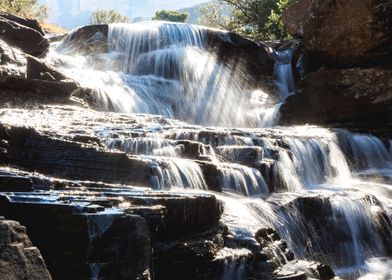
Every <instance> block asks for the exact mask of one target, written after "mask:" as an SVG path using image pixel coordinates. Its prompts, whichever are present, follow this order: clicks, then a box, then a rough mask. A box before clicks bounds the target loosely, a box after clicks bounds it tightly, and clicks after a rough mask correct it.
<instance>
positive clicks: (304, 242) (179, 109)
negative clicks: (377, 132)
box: [13, 22, 392, 279]
mask: <svg viewBox="0 0 392 280" xmlns="http://www.w3.org/2000/svg"><path fill="white" fill-rule="evenodd" d="M208 32H211V30H210V29H207V28H204V27H200V26H193V25H188V24H177V23H176V24H175V23H166V22H153V23H139V24H131V25H125V24H116V25H110V26H109V38H108V42H109V52H108V53H105V54H99V55H93V56H91V57H76V56H69V55H66V54H61V53H60V54H59V53H56V54H55V56H56V58H57V59H60V60H62V61H63V63H64V67H63V70H64V72H65V73H66V74H67V75H69V76H71V77H73V78H75V79H76V80H77V81H79V82H80V83H81V84H82V85H85V86H88V87H91V88H94V89H96V91H97V95H96V98H97V99H98V101H99V102H100V105H101V106H102V108H103V109H105V110H114V111H116V112H124V113H148V114H156V115H162V116H164V117H168V118H173V119H178V120H181V121H186V122H189V123H191V124H186V123H183V122H174V121H173V122H172V121H170V122H168V123H170V125H167V127H165V126H161V127H160V128H159V129H156V130H151V131H150V130H148V132H147V133H146V131H144V134H143V133H140V130H138V129H140V127H138V129H134V130H132V129H130V131H127V133H124V135H126V136H120V137H117V138H111V137H107V138H108V139H106V140H107V141H105V142H104V143H105V144H106V146H107V148H109V149H117V150H121V151H123V152H126V153H127V154H128V155H132V156H135V157H141V158H145V159H148V160H149V161H150V169H151V174H148V176H150V177H151V185H152V186H153V188H154V189H157V190H167V191H170V190H171V189H175V191H185V189H196V190H203V191H208V189H214V190H215V189H219V188H218V187H220V189H222V190H223V191H222V193H216V192H213V194H214V195H215V196H216V197H217V198H218V199H219V200H221V201H222V202H223V203H224V206H225V207H224V213H223V217H222V221H223V222H224V223H225V224H226V225H227V226H228V229H229V232H230V234H232V235H233V236H234V237H235V238H237V239H239V240H246V241H249V240H252V239H255V233H256V232H257V231H258V230H259V229H261V228H272V229H274V230H276V232H277V233H278V234H279V236H280V237H281V238H282V239H283V240H285V241H286V242H287V244H288V248H289V249H290V250H292V252H293V253H294V255H295V257H296V258H298V259H301V260H303V261H306V260H308V261H313V260H317V261H322V262H325V263H327V264H330V265H332V266H333V269H334V270H335V272H336V273H337V274H338V275H339V276H341V277H346V278H349V279H350V277H351V278H355V277H362V279H369V278H366V277H368V276H369V275H370V276H369V277H372V276H374V277H378V278H375V279H382V277H386V278H385V279H389V278H390V272H389V271H388V268H390V264H391V259H390V257H388V256H390V254H391V252H388V248H392V244H391V243H392V242H391V232H392V211H391V206H392V193H391V184H392V173H391V169H392V140H389V141H382V140H381V139H380V138H378V137H376V136H372V135H366V134H359V133H351V132H348V131H345V130H341V129H337V130H333V129H327V128H320V127H315V126H293V127H277V126H276V124H277V123H278V120H279V107H280V104H281V103H282V102H284V100H285V99H286V98H288V97H289V96H290V95H292V94H294V90H295V79H294V73H293V68H292V65H291V64H292V56H293V52H292V50H285V51H281V52H275V53H274V54H275V58H276V63H275V72H274V75H275V84H276V87H277V88H278V90H279V93H280V98H279V100H271V97H270V96H269V94H268V93H266V92H264V91H263V90H261V89H257V88H256V89H255V88H251V87H250V86H249V84H248V79H247V75H246V73H244V71H243V69H238V68H235V67H232V65H230V64H223V63H221V62H219V60H218V59H217V57H216V54H214V53H213V52H212V51H211V50H209V49H208V48H207V40H208ZM225 34H226V35H227V33H226V32H222V33H221V35H222V36H225ZM58 51H59V50H58ZM277 102H278V103H277ZM14 119H15V120H13V121H15V122H16V121H20V120H16V118H14ZM153 122H154V121H152V123H151V124H143V125H146V126H147V125H151V126H153V125H154V123H153ZM195 124H197V125H195ZM198 125H204V126H208V127H202V126H198ZM216 126H218V127H216ZM233 127H237V128H233ZM238 127H241V128H238ZM245 127H247V128H245ZM184 140H186V141H192V142H195V143H196V142H197V143H198V144H200V146H201V147H202V148H201V149H202V150H201V151H199V150H198V151H197V154H198V156H193V158H192V159H189V157H188V156H186V158H187V159H185V158H183V157H184V156H183V151H182V150H181V147H179V145H177V141H184ZM206 147H208V148H206ZM200 155H202V157H199V156H200ZM203 156H204V157H203ZM196 157H197V158H196ZM244 159H245V160H244ZM205 166H208V167H211V170H212V171H211V170H209V171H211V174H207V175H206V170H205V169H204V167H205ZM208 176H209V177H212V180H211V178H208ZM207 179H208V180H207ZM209 180H210V181H213V183H211V182H209ZM215 184H216V185H215ZM254 242H256V241H254ZM272 250H273V251H274V250H275V251H274V254H276V256H277V257H276V258H277V259H279V258H280V257H278V256H282V255H284V253H283V252H282V248H280V247H278V246H277V247H275V248H273V249H272ZM225 252H226V253H227V254H231V255H232V256H233V261H231V262H227V263H226V266H225V269H224V273H223V276H222V279H236V278H238V279H244V278H246V275H245V274H243V273H244V271H243V268H244V263H243V259H244V256H245V255H246V254H247V253H248V252H241V251H230V250H225ZM287 262H289V261H288V260H287V259H284V258H283V260H281V261H280V263H278V265H279V266H281V265H285V264H286V263H287ZM300 264H302V263H300ZM298 267H301V265H299V266H298ZM389 270H390V269H389ZM380 271H381V272H380ZM388 273H389V274H388ZM385 275H386V276H385ZM388 276H389V278H388Z"/></svg>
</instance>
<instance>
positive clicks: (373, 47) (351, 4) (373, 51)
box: [304, 0, 392, 65]
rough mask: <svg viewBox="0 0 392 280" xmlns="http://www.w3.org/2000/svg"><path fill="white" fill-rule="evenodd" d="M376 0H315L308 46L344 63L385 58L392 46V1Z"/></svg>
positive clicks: (306, 24) (307, 24) (306, 39)
mask: <svg viewBox="0 0 392 280" xmlns="http://www.w3.org/2000/svg"><path fill="white" fill-rule="evenodd" d="M387 2H388V1H386V0H383V1H376V0H323V1H321V0H313V1H312V5H311V7H310V9H309V10H308V12H307V13H306V16H305V22H304V42H305V45H306V47H307V48H308V49H309V50H311V51H315V52H318V53H321V54H322V55H323V56H325V57H328V58H330V59H332V60H333V61H336V62H338V63H340V64H343V65H359V64H364V63H366V64H367V63H375V62H380V61H382V60H383V59H384V58H385V56H388V55H389V58H390V55H391V50H392V36H391V33H390V32H391V24H392V5H391V4H390V3H389V4H387Z"/></svg>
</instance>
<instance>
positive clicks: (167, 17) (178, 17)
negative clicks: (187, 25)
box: [152, 10, 189, 22]
mask: <svg viewBox="0 0 392 280" xmlns="http://www.w3.org/2000/svg"><path fill="white" fill-rule="evenodd" d="M188 15H189V14H187V13H181V12H177V11H167V10H162V11H158V12H156V13H155V17H153V18H152V20H164V21H173V22H185V21H186V20H187V18H188Z"/></svg>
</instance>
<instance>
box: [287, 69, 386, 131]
mask: <svg viewBox="0 0 392 280" xmlns="http://www.w3.org/2000/svg"><path fill="white" fill-rule="evenodd" d="M391 81H392V71H391V70H388V69H382V68H367V69H362V68H352V69H344V70H338V69H322V70H319V71H317V72H313V73H310V74H308V75H307V76H306V78H305V79H304V81H303V82H302V84H301V89H300V91H299V92H298V93H297V94H295V95H292V96H290V97H288V98H287V100H286V101H285V102H284V104H283V105H282V107H281V108H280V113H281V122H282V123H284V124H307V123H312V124H320V125H330V126H336V127H346V128H347V127H348V128H357V129H358V128H359V129H362V130H372V129H373V130H377V129H385V128H388V127H391V123H392V82H391Z"/></svg>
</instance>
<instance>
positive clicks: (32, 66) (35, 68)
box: [26, 56, 68, 82]
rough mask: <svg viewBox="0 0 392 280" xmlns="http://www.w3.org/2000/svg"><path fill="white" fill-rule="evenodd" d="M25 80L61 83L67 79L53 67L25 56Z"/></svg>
mask: <svg viewBox="0 0 392 280" xmlns="http://www.w3.org/2000/svg"><path fill="white" fill-rule="evenodd" d="M26 59H27V67H26V78H27V79H35V80H45V81H52V82H54V81H62V80H67V79H68V78H67V77H66V76H65V75H64V74H62V73H60V72H59V71H58V70H57V69H55V68H54V67H53V66H51V65H49V64H47V63H45V62H44V61H42V60H40V59H38V58H35V57H33V56H27V57H26Z"/></svg>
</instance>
